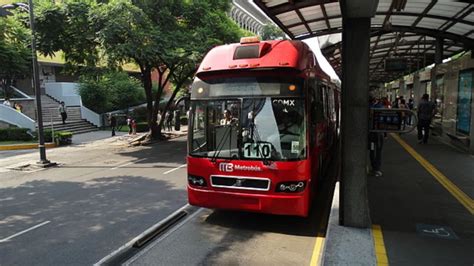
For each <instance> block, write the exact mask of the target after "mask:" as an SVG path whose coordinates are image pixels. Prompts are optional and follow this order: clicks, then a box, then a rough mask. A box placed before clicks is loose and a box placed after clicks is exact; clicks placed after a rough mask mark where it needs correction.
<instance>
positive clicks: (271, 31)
mask: <svg viewBox="0 0 474 266" xmlns="http://www.w3.org/2000/svg"><path fill="white" fill-rule="evenodd" d="M261 37H262V40H286V34H285V33H284V32H283V31H282V30H281V29H280V28H278V27H277V26H275V25H273V24H265V26H263V30H262V36H261Z"/></svg>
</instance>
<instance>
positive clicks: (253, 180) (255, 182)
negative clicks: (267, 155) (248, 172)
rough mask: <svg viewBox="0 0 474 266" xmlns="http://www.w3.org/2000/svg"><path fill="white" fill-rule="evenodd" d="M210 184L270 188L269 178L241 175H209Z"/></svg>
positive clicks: (250, 188) (227, 186)
mask: <svg viewBox="0 0 474 266" xmlns="http://www.w3.org/2000/svg"><path fill="white" fill-rule="evenodd" d="M211 185H212V186H213V187H223V188H233V189H246V190H262V191H268V190H269V189H270V179H268V178H260V177H243V176H211Z"/></svg>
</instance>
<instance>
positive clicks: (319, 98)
mask: <svg viewBox="0 0 474 266" xmlns="http://www.w3.org/2000/svg"><path fill="white" fill-rule="evenodd" d="M323 93H324V92H323V89H322V85H321V84H318V87H317V90H316V120H317V121H316V123H321V122H322V121H324V117H325V116H326V111H325V110H324V95H323Z"/></svg>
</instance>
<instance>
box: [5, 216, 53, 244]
mask: <svg viewBox="0 0 474 266" xmlns="http://www.w3.org/2000/svg"><path fill="white" fill-rule="evenodd" d="M50 222H51V221H45V222H42V223H40V224H37V225H35V226H33V227H30V228H28V229H26V230H23V231H21V232H18V233H16V234H14V235H12V236H9V237H7V238H4V239H0V243H3V242H7V241H9V240H10V239H12V238H15V237H17V236H19V235H23V234H24V233H28V232H29V231H31V230H35V229H36V228H38V227H41V226H43V225H46V224H49V223H50Z"/></svg>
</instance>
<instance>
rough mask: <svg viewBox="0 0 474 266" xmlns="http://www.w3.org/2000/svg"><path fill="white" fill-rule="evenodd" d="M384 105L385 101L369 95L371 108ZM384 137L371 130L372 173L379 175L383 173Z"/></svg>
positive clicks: (370, 153)
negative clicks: (382, 101)
mask: <svg viewBox="0 0 474 266" xmlns="http://www.w3.org/2000/svg"><path fill="white" fill-rule="evenodd" d="M383 107H384V106H383V103H381V102H380V101H378V100H377V99H375V98H374V97H369V108H371V109H372V108H383ZM383 139H384V136H383V134H382V133H381V132H369V151H370V152H369V155H370V165H371V167H372V174H373V175H374V176H377V177H380V176H382V175H383V173H382V171H381V166H382V148H383Z"/></svg>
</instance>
